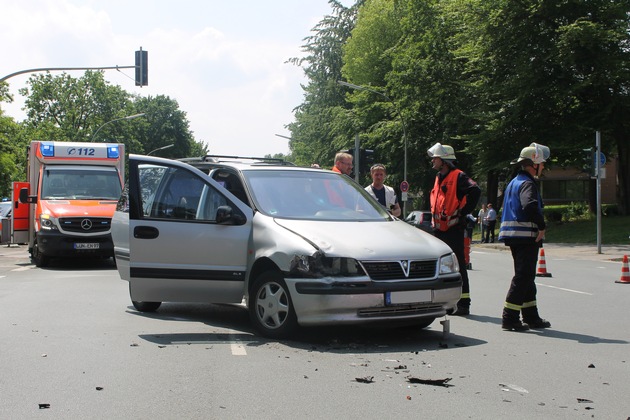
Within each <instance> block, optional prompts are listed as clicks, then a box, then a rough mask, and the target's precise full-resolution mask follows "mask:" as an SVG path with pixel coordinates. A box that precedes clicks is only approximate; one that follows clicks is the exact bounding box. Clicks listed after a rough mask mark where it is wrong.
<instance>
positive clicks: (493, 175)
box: [486, 170, 503, 211]
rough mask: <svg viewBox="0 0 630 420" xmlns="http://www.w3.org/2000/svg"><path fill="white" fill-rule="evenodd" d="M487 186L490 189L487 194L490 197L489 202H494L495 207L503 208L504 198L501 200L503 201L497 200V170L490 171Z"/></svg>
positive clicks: (497, 209) (496, 208)
mask: <svg viewBox="0 0 630 420" xmlns="http://www.w3.org/2000/svg"><path fill="white" fill-rule="evenodd" d="M487 188H488V191H486V196H487V198H488V203H492V206H493V207H494V209H495V210H496V211H499V210H500V209H501V205H502V204H503V200H501V203H499V202H498V201H497V199H498V195H499V175H498V173H497V171H495V170H490V171H488V182H487Z"/></svg>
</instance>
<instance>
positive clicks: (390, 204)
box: [365, 163, 401, 217]
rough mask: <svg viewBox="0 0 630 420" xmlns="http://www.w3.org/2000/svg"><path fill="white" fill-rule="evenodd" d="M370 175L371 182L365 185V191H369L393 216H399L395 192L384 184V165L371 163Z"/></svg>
mask: <svg viewBox="0 0 630 420" xmlns="http://www.w3.org/2000/svg"><path fill="white" fill-rule="evenodd" d="M370 175H372V184H371V185H368V186H367V187H365V191H367V192H368V193H370V195H371V196H372V197H374V198H375V199H376V200H377V201H378V202H379V203H381V205H382V206H383V207H385V208H386V209H387V210H388V211H389V212H390V213H391V214H392V215H393V216H396V217H399V216H400V213H401V211H400V205H399V204H398V197H396V192H395V191H394V189H393V188H392V187H388V186H387V185H385V184H384V182H385V176H387V174H386V172H385V166H384V165H382V164H380V163H377V164H375V165H372V167H371V168H370Z"/></svg>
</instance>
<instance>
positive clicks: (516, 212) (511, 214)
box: [499, 173, 542, 242]
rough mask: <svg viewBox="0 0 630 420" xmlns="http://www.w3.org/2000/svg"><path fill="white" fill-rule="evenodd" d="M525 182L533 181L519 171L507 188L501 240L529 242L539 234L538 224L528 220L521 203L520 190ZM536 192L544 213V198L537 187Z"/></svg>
mask: <svg viewBox="0 0 630 420" xmlns="http://www.w3.org/2000/svg"><path fill="white" fill-rule="evenodd" d="M525 182H532V181H531V179H530V178H529V177H528V176H527V175H526V174H524V173H519V174H518V175H517V176H516V178H514V179H513V180H512V181H511V182H510V183H509V184H508V186H507V188H506V189H505V194H504V197H505V198H504V201H503V214H502V217H501V228H500V229H499V241H506V240H507V241H509V240H510V239H519V240H521V241H522V240H525V241H527V242H529V240H531V241H535V240H536V237H537V236H538V225H536V224H535V223H533V222H530V221H528V218H527V216H526V215H525V211H524V210H523V206H522V205H521V197H520V190H521V186H522V185H523V183H525ZM536 194H537V195H538V209H539V211H540V212H541V213H542V199H541V197H540V193H539V192H538V189H537V188H536Z"/></svg>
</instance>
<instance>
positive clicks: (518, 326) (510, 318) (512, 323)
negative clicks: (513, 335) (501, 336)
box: [501, 308, 529, 331]
mask: <svg viewBox="0 0 630 420" xmlns="http://www.w3.org/2000/svg"><path fill="white" fill-rule="evenodd" d="M501 328H503V330H504V331H527V330H529V327H528V326H527V324H523V323H522V322H521V320H520V313H519V311H515V310H513V309H507V308H503V320H502V322H501Z"/></svg>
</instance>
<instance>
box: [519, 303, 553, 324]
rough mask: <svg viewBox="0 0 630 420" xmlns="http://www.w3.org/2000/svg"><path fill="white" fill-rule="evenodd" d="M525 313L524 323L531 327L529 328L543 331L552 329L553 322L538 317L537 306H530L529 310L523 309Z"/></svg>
mask: <svg viewBox="0 0 630 420" xmlns="http://www.w3.org/2000/svg"><path fill="white" fill-rule="evenodd" d="M521 312H522V313H523V322H525V323H526V324H527V325H529V328H532V329H541V328H549V327H551V322H549V321H547V320H546V319H542V318H541V317H540V315H538V307H537V306H529V307H527V308H523V309H521Z"/></svg>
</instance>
